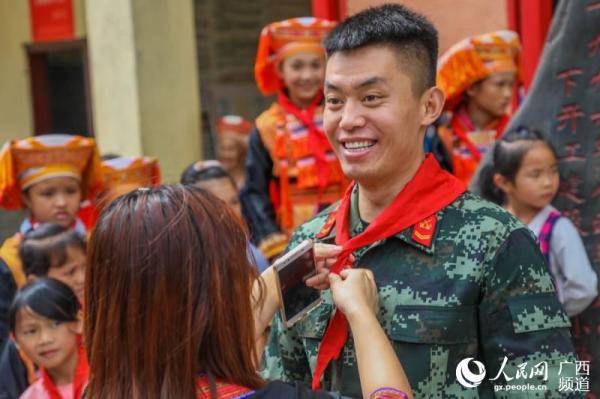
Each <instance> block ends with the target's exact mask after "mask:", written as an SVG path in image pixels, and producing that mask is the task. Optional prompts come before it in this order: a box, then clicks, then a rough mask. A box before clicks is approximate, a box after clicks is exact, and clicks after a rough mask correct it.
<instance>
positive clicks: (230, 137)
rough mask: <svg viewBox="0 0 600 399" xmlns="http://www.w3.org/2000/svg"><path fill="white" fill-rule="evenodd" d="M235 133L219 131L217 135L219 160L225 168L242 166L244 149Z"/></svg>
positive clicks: (230, 168)
mask: <svg viewBox="0 0 600 399" xmlns="http://www.w3.org/2000/svg"><path fill="white" fill-rule="evenodd" d="M242 145H243V144H242V143H241V139H240V138H238V137H237V133H228V132H224V133H221V135H220V137H219V161H221V163H222V164H223V167H224V168H225V169H226V170H233V169H235V168H237V167H240V166H241V167H243V166H244V151H243V147H242Z"/></svg>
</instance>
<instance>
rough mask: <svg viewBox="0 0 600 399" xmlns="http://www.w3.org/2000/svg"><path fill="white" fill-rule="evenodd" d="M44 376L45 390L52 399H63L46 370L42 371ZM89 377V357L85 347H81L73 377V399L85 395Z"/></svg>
mask: <svg viewBox="0 0 600 399" xmlns="http://www.w3.org/2000/svg"><path fill="white" fill-rule="evenodd" d="M41 374H42V384H43V385H44V389H45V390H46V392H47V393H48V396H50V398H51V399H63V397H62V396H60V393H59V392H58V388H57V387H56V385H55V384H54V381H52V378H50V375H48V372H47V371H46V370H45V369H43V368H42V369H41ZM88 375H89V366H88V361H87V356H86V355H85V350H84V349H83V345H80V346H79V358H78V360H77V367H76V368H75V375H74V376H73V398H74V399H79V398H81V395H82V394H83V389H84V388H85V386H86V385H87V381H88Z"/></svg>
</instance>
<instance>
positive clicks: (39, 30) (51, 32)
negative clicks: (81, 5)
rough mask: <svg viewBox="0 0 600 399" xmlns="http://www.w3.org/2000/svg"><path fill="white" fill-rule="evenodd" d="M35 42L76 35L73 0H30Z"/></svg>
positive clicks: (32, 32) (63, 38)
mask: <svg viewBox="0 0 600 399" xmlns="http://www.w3.org/2000/svg"><path fill="white" fill-rule="evenodd" d="M29 10H30V15H31V35H32V38H33V41H34V42H41V41H48V40H66V39H73V37H74V31H75V29H74V24H73V3H72V0H29Z"/></svg>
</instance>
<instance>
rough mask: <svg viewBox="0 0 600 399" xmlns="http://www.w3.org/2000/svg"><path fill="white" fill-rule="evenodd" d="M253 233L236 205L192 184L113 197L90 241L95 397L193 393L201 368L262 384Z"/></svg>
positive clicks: (88, 318) (88, 335)
mask: <svg viewBox="0 0 600 399" xmlns="http://www.w3.org/2000/svg"><path fill="white" fill-rule="evenodd" d="M246 240H247V238H246V232H245V230H244V227H243V226H242V225H241V224H240V222H238V219H237V218H236V216H235V215H234V214H233V212H232V211H231V210H230V209H229V208H228V207H227V206H226V205H225V204H223V203H222V201H217V200H216V198H215V197H214V196H212V195H211V194H210V193H208V192H206V191H204V190H202V189H199V188H195V187H193V186H182V185H173V186H160V187H157V188H151V189H139V190H136V191H134V192H132V193H129V194H127V195H125V196H123V197H121V198H119V199H118V200H116V201H115V202H113V203H112V204H111V205H110V206H109V207H108V208H107V209H106V210H105V211H104V212H103V213H102V215H101V216H100V219H99V221H98V223H97V225H96V227H95V229H94V231H93V233H92V237H91V239H90V250H89V262H88V269H87V274H86V277H87V278H86V287H85V289H86V302H85V309H86V314H85V342H86V343H87V351H88V356H89V359H90V381H89V395H88V397H89V398H108V399H111V398H144V399H145V398H150V399H152V398H177V399H179V398H195V397H196V388H195V379H196V377H197V376H198V375H199V374H206V375H208V376H209V378H213V377H214V378H216V379H219V380H223V381H226V382H229V383H234V384H238V385H241V386H246V387H248V388H253V389H254V388H258V387H260V386H261V385H262V384H263V381H262V380H261V378H260V377H259V375H258V374H257V372H256V366H257V362H256V361H257V358H258V357H257V353H256V352H255V347H254V343H255V340H254V335H255V334H254V319H253V312H252V305H251V294H252V286H253V284H254V282H255V280H256V278H257V277H258V275H257V272H256V270H255V268H253V267H251V266H250V264H249V261H248V257H247V252H246V246H247V241H246ZM255 299H256V300H257V301H258V303H261V302H262V293H261V294H260V295H259V298H255Z"/></svg>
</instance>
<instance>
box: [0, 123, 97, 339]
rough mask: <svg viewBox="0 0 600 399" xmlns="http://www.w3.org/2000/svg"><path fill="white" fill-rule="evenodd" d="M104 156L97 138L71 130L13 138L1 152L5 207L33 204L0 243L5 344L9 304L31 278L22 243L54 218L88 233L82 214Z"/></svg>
mask: <svg viewBox="0 0 600 399" xmlns="http://www.w3.org/2000/svg"><path fill="white" fill-rule="evenodd" d="M102 179H103V178H102V171H101V168H100V157H99V155H98V150H97V148H96V144H95V142H94V140H93V139H91V138H87V137H81V136H71V135H58V134H52V135H42V136H36V137H29V138H27V139H24V140H13V141H10V142H8V143H6V144H5V145H4V147H3V148H2V150H1V152H0V207H2V208H4V209H7V210H19V209H27V210H28V213H29V215H28V217H27V218H26V219H25V220H24V221H23V223H22V224H21V227H20V229H19V232H17V233H16V234H15V235H14V236H12V237H10V238H8V239H7V240H6V241H5V242H4V243H3V244H2V246H1V247H0V276H1V278H0V348H1V346H2V345H3V342H4V340H5V339H6V337H7V336H8V329H7V324H6V322H7V320H6V317H7V312H8V305H9V304H10V301H11V300H12V298H13V297H14V294H15V292H16V289H17V288H19V287H21V286H23V285H24V284H25V282H26V281H25V280H26V279H25V275H24V273H23V269H22V264H21V260H20V258H19V255H18V247H19V243H20V242H21V239H22V237H23V234H24V233H26V232H27V231H29V230H31V229H35V228H36V227H37V226H38V225H40V224H43V223H49V222H54V223H57V224H59V225H62V226H65V227H71V228H73V229H76V230H78V231H79V232H81V233H83V234H85V226H84V225H83V223H82V222H81V220H79V218H78V217H77V213H78V211H79V207H80V204H81V202H82V200H84V199H91V198H93V197H94V196H95V194H96V193H97V192H98V190H99V189H100V187H101V185H102Z"/></svg>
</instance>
